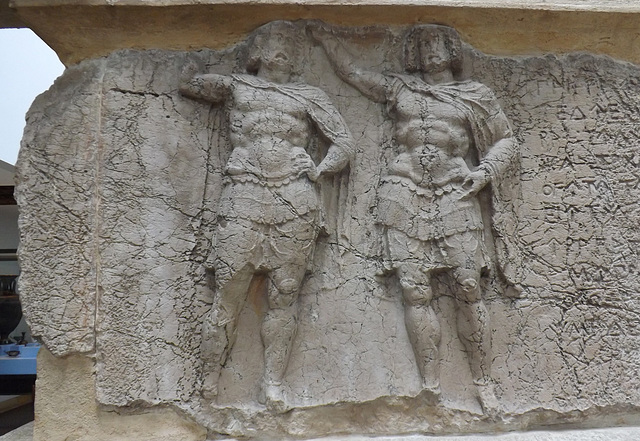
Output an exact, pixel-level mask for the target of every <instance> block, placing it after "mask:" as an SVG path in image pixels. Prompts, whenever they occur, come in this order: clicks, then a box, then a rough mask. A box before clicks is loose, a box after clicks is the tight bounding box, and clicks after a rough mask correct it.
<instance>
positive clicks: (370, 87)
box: [307, 22, 391, 103]
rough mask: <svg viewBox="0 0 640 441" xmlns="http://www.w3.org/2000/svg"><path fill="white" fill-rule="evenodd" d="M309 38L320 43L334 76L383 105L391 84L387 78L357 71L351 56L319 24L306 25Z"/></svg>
mask: <svg viewBox="0 0 640 441" xmlns="http://www.w3.org/2000/svg"><path fill="white" fill-rule="evenodd" d="M307 29H308V30H309V34H310V35H311V37H312V38H313V39H314V40H315V41H317V42H318V43H320V45H321V46H322V48H323V49H324V51H325V53H326V54H327V58H328V59H329V61H330V62H331V65H332V67H333V69H334V70H335V72H336V75H338V77H340V79H342V81H344V82H346V83H348V84H350V85H352V86H353V87H355V88H356V89H358V90H359V91H360V92H361V93H362V94H363V95H364V96H366V97H367V98H369V99H370V100H372V101H375V102H377V103H385V102H386V101H387V97H388V91H389V90H391V83H390V81H389V79H388V77H387V76H385V75H383V74H381V73H377V72H369V71H364V70H361V69H359V68H358V67H357V66H354V65H353V64H352V63H351V59H352V57H351V55H350V54H349V52H348V51H347V50H346V49H345V47H344V46H343V45H342V43H341V42H340V41H339V40H338V39H337V38H336V37H335V36H334V35H333V32H332V31H331V30H330V29H327V27H326V26H325V25H324V24H323V23H321V22H312V23H309V24H308V25H307Z"/></svg>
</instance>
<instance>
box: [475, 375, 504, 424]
mask: <svg viewBox="0 0 640 441" xmlns="http://www.w3.org/2000/svg"><path fill="white" fill-rule="evenodd" d="M477 388H478V399H479V400H480V405H481V406H482V411H483V412H484V414H485V415H486V416H488V417H490V418H495V417H497V416H498V415H499V414H500V412H501V409H500V403H499V402H498V399H497V398H496V394H495V390H494V388H493V384H492V383H490V382H486V383H483V384H478V385H477Z"/></svg>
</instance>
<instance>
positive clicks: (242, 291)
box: [200, 267, 253, 399]
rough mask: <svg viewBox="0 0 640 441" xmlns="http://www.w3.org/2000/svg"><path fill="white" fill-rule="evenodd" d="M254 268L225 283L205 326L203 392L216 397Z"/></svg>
mask: <svg viewBox="0 0 640 441" xmlns="http://www.w3.org/2000/svg"><path fill="white" fill-rule="evenodd" d="M252 275H253V270H252V269H251V268H249V267H247V268H245V269H244V271H240V272H239V273H237V274H236V277H234V278H233V279H232V280H230V281H228V282H226V283H224V284H222V285H221V286H220V287H219V288H218V289H217V290H216V293H215V296H216V300H215V301H214V304H213V305H212V307H211V311H210V312H209V314H207V317H206V318H205V321H204V323H203V326H202V343H201V345H200V351H201V356H202V361H203V370H202V371H203V384H202V395H203V396H204V397H205V398H208V399H212V398H215V397H216V396H217V395H218V380H219V378H220V371H221V370H222V367H223V366H224V364H225V363H226V362H227V358H228V357H229V353H230V352H231V349H232V348H233V345H234V343H235V341H236V336H237V333H236V326H237V323H238V317H239V315H240V311H242V307H243V305H244V303H245V300H246V297H247V292H248V289H249V283H250V282H251V277H252Z"/></svg>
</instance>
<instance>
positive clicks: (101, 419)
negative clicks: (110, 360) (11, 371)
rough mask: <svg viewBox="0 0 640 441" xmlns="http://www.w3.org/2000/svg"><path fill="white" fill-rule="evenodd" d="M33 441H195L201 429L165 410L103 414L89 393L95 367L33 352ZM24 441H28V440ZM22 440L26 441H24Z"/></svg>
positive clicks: (87, 360)
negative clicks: (35, 367)
mask: <svg viewBox="0 0 640 441" xmlns="http://www.w3.org/2000/svg"><path fill="white" fill-rule="evenodd" d="M36 390H37V395H36V404H35V413H36V419H35V423H34V425H33V426H32V427H33V438H32V439H33V440H34V441H62V440H83V441H103V440H104V441H106V440H121V441H127V440H132V439H136V440H145V441H175V440H179V441H200V440H204V439H205V438H206V433H205V431H204V429H202V427H199V426H198V425H196V424H194V423H193V422H192V421H189V420H188V419H186V418H184V417H183V416H182V415H180V414H179V413H178V412H176V411H175V410H172V409H166V408H153V409H143V408H140V409H137V412H136V413H135V414H131V413H130V412H127V411H126V410H121V411H119V410H117V409H104V408H101V407H100V406H99V404H98V401H97V399H96V394H95V390H96V389H95V362H94V361H93V360H91V359H90V358H88V357H84V356H79V355H71V356H68V357H64V358H56V357H54V356H52V354H51V353H50V352H49V351H47V350H46V349H44V348H43V349H41V350H40V351H39V353H38V379H37V381H36ZM29 439H31V438H30V437H29ZM25 441H26V440H25Z"/></svg>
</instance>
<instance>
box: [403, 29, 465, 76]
mask: <svg viewBox="0 0 640 441" xmlns="http://www.w3.org/2000/svg"><path fill="white" fill-rule="evenodd" d="M436 38H443V39H444V47H445V48H446V49H447V52H448V53H449V60H450V62H451V70H452V71H453V73H454V75H458V74H459V73H460V72H461V71H462V63H463V60H462V42H461V41H460V35H458V32H457V31H456V30H455V29H453V28H451V27H449V26H442V25H435V24H428V25H416V26H413V27H412V28H411V29H409V31H408V32H407V35H406V36H405V40H404V57H405V58H404V59H405V69H406V70H407V72H422V71H423V64H422V56H423V54H421V53H420V41H422V40H425V39H436Z"/></svg>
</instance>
